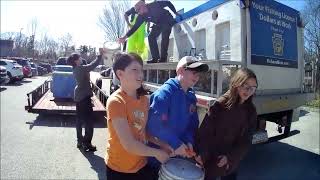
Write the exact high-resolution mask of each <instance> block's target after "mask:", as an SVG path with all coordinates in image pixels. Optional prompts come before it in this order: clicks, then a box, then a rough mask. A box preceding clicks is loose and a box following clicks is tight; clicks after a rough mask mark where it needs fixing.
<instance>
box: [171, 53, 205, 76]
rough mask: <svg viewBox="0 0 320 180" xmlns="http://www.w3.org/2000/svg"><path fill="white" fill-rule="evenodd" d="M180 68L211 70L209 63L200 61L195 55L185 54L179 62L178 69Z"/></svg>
mask: <svg viewBox="0 0 320 180" xmlns="http://www.w3.org/2000/svg"><path fill="white" fill-rule="evenodd" d="M180 68H184V69H187V70H191V71H196V72H207V71H208V70H209V66H208V65H207V64H205V63H202V62H199V61H198V60H197V59H196V58H195V57H193V56H184V57H183V58H181V59H180V61H179V62H178V64H177V68H176V71H178V69H180Z"/></svg>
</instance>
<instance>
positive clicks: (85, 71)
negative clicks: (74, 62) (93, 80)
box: [73, 55, 102, 102]
mask: <svg viewBox="0 0 320 180" xmlns="http://www.w3.org/2000/svg"><path fill="white" fill-rule="evenodd" d="M101 59H102V56H101V55H98V56H97V59H95V60H94V61H92V62H91V63H90V64H88V65H80V66H76V67H74V68H73V75H74V77H75V79H76V82H77V85H76V87H75V88H74V101H75V102H80V101H81V100H83V99H84V98H86V97H88V96H90V97H91V96H92V89H91V85H90V71H92V70H94V68H95V67H97V66H98V65H99V63H100V62H101Z"/></svg>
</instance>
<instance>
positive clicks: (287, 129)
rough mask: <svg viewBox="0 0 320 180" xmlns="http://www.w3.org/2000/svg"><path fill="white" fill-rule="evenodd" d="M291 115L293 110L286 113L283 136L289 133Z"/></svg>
mask: <svg viewBox="0 0 320 180" xmlns="http://www.w3.org/2000/svg"><path fill="white" fill-rule="evenodd" d="M292 115H293V111H290V113H288V115H287V124H286V126H284V132H283V135H284V136H285V137H288V136H289V133H290V129H291V123H292V118H293V116H292Z"/></svg>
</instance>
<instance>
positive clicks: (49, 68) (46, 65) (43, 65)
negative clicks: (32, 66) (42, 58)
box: [39, 63, 52, 73]
mask: <svg viewBox="0 0 320 180" xmlns="http://www.w3.org/2000/svg"><path fill="white" fill-rule="evenodd" d="M39 66H41V67H44V68H46V69H47V71H48V73H52V66H51V64H49V63H41V64H39Z"/></svg>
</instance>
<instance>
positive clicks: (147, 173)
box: [106, 165, 158, 180]
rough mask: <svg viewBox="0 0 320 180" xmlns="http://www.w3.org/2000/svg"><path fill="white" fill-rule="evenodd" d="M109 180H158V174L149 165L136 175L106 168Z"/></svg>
mask: <svg viewBox="0 0 320 180" xmlns="http://www.w3.org/2000/svg"><path fill="white" fill-rule="evenodd" d="M106 176H107V180H158V172H156V171H155V170H153V169H152V168H150V167H149V166H148V165H146V166H145V167H143V168H142V169H140V170H139V171H138V172H136V173H121V172H118V171H114V170H112V169H111V168H109V167H108V166H106Z"/></svg>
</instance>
